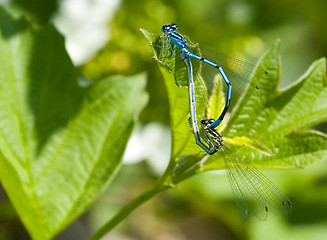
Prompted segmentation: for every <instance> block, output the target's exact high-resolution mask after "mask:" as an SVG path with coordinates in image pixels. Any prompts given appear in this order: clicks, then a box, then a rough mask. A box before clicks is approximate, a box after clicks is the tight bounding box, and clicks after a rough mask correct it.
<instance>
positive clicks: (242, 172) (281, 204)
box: [220, 146, 293, 221]
mask: <svg viewBox="0 0 327 240" xmlns="http://www.w3.org/2000/svg"><path fill="white" fill-rule="evenodd" d="M220 151H222V154H223V156H224V160H225V167H226V172H227V175H228V178H229V181H230V184H231V188H232V192H233V195H234V198H235V201H236V205H237V208H238V209H239V211H240V213H241V215H242V217H243V219H247V218H248V213H249V212H251V213H253V214H254V215H255V216H256V217H257V218H258V219H259V220H261V221H264V220H265V219H266V218H267V215H268V212H273V213H275V214H277V215H289V214H290V213H291V212H292V208H293V207H292V204H291V202H290V200H289V199H288V198H287V197H286V196H285V194H284V193H282V192H281V191H280V190H279V189H278V188H277V187H276V186H275V185H274V184H273V183H272V182H271V181H270V180H269V179H268V178H267V177H265V176H264V175H263V174H262V173H261V172H260V171H259V170H257V169H256V168H255V167H253V166H252V165H251V164H249V163H246V162H243V161H242V158H241V157H239V155H238V154H237V153H235V152H232V151H231V150H230V149H229V148H228V147H226V146H221V150H220Z"/></svg>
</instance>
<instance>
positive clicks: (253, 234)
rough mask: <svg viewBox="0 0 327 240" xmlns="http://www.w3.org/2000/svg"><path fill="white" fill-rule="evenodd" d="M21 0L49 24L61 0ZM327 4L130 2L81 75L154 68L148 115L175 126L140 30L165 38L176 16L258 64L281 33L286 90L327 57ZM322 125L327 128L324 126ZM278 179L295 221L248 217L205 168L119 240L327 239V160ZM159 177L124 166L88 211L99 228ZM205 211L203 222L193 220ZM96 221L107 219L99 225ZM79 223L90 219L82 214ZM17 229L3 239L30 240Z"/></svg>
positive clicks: (190, 30) (183, 28)
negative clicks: (164, 26)
mask: <svg viewBox="0 0 327 240" xmlns="http://www.w3.org/2000/svg"><path fill="white" fill-rule="evenodd" d="M15 2H16V3H17V4H19V5H20V6H21V8H22V9H26V10H28V11H29V13H30V14H31V13H32V14H31V15H33V16H34V17H35V19H36V21H38V22H39V23H42V22H43V23H44V22H47V21H48V20H49V18H50V16H52V15H53V13H55V12H56V9H57V2H56V1H52V0H51V1H37V0H35V1H23V0H16V1H15ZM326 9H327V1H326V0H312V1H295V0H277V1H276V0H266V1H260V0H247V1H244V0H232V1H229V0H218V1H216V0H202V1H198V0H181V1H174V0H165V1H164V0H140V1H133V0H124V1H121V6H120V8H119V9H118V11H117V12H116V14H115V17H114V19H113V21H112V22H110V23H108V29H109V30H110V31H111V34H112V35H111V38H110V40H109V42H108V44H107V46H106V47H105V48H103V49H102V50H101V51H99V53H97V55H96V56H95V57H94V58H93V59H92V60H91V61H90V62H88V63H86V64H85V65H83V66H81V67H80V72H81V73H82V74H83V75H85V76H88V77H89V78H91V79H95V80H100V79H101V78H103V77H104V76H108V75H114V74H117V73H119V74H124V75H131V74H134V73H138V72H141V71H144V72H146V73H147V74H148V83H147V84H148V85H147V90H148V92H149V93H150V102H149V104H148V106H147V108H146V110H145V111H143V113H142V120H143V122H144V123H147V122H150V121H160V122H163V123H165V124H169V109H168V101H167V95H166V89H165V87H164V83H163V78H162V76H161V73H160V72H159V70H158V67H157V63H156V62H155V61H154V60H153V59H152V50H151V48H150V46H149V44H148V42H147V41H146V40H145V39H144V37H143V36H142V34H141V32H140V31H139V28H144V29H148V30H149V31H151V32H155V33H156V34H161V30H160V28H161V26H162V24H164V23H170V22H176V23H178V25H179V26H180V32H181V33H183V34H186V35H188V36H190V37H191V38H192V39H193V40H195V41H198V42H200V43H201V46H205V47H206V48H210V49H213V50H214V51H217V52H222V53H226V54H228V55H231V56H236V57H238V58H242V59H247V60H248V61H250V62H255V61H256V60H257V58H258V57H259V56H260V55H261V54H262V53H263V52H264V51H265V49H266V48H267V46H270V45H271V43H272V42H273V41H275V39H277V38H280V39H281V50H282V60H283V69H282V82H281V83H280V86H282V87H285V86H286V85H288V84H289V83H291V82H293V81H294V80H295V79H297V78H298V77H299V76H300V75H301V74H302V73H303V72H304V69H307V68H308V66H309V65H310V64H311V63H312V62H313V61H314V60H316V59H318V58H320V57H323V56H326V55H327V31H326ZM319 130H321V131H326V125H325V124H321V125H319ZM265 174H266V172H265ZM269 177H271V179H272V180H273V182H274V183H276V184H277V185H279V186H284V187H282V189H283V190H285V193H286V194H287V195H288V196H289V197H290V199H291V200H292V202H293V204H294V213H293V215H292V216H291V218H290V219H289V220H287V219H279V218H273V219H270V218H269V219H268V221H267V222H264V223H259V222H258V221H256V220H254V219H250V221H248V222H243V221H242V220H241V218H240V216H239V214H238V213H237V211H236V207H235V204H234V201H233V200H232V195H231V191H230V187H229V184H228V182H227V177H226V176H221V175H219V174H202V175H198V176H196V177H195V178H192V179H190V180H188V181H186V182H184V183H183V184H181V185H180V186H179V188H177V189H175V190H172V191H168V192H165V193H163V194H161V195H159V196H158V197H156V198H155V199H153V200H151V201H150V202H148V203H147V204H145V206H143V207H141V208H140V209H139V210H137V211H135V213H133V214H132V215H131V216H130V218H128V219H127V220H126V221H125V222H124V223H122V225H121V227H120V228H119V229H117V231H116V235H115V236H116V237H117V238H114V236H113V238H112V239H126V237H129V239H142V240H147V239H151V240H152V239H167V238H168V239H171V240H175V239H176V240H180V239H188V240H193V239H200V238H199V237H197V236H198V235H197V234H196V233H195V232H200V233H202V234H210V233H213V234H212V235H210V236H208V235H202V239H206V240H211V239H215V240H217V239H253V240H256V239H258V240H259V239H260V240H261V239H287V240H289V239H291V240H292V239H303V240H306V239H308V240H324V239H326V238H327V229H326V220H327V218H326V215H327V213H326V209H327V206H326V202H327V196H326V193H327V184H326V182H327V181H326V179H327V164H326V163H324V164H322V165H320V166H316V167H314V168H311V169H308V170H305V171H292V172H283V173H274V175H272V174H270V175H269ZM154 178H155V177H154V176H153V170H152V169H150V168H148V167H147V164H146V163H145V162H141V163H139V164H135V165H128V166H124V167H123V169H122V171H121V172H120V173H119V175H118V178H117V179H115V180H114V184H113V185H111V187H110V189H108V191H107V192H106V193H105V194H104V195H103V196H102V197H101V198H100V199H99V200H98V202H97V203H95V204H94V205H93V208H92V209H91V210H90V211H89V213H87V214H86V215H85V216H84V217H89V216H91V218H90V220H89V224H90V225H91V226H92V229H93V230H92V231H94V230H95V229H97V228H98V227H100V226H101V224H102V223H103V222H104V221H105V220H107V219H108V216H109V215H110V214H113V213H115V212H116V211H117V210H119V208H120V207H122V206H123V205H124V204H126V203H127V202H128V201H129V200H131V199H133V198H134V197H135V196H136V195H138V194H139V193H140V192H142V190H143V189H144V188H145V186H144V185H150V184H151V183H152V181H153V180H154ZM131 195H133V196H131ZM2 206H4V205H2ZM99 209H100V210H99ZM108 209H109V210H110V211H108ZM0 213H4V215H1V216H3V218H1V219H3V221H5V220H6V214H7V213H6V211H0ZM197 216H200V218H198V219H200V220H198V221H192V220H193V219H194V218H196V217H197ZM7 218H8V220H7V223H8V221H9V222H10V221H12V219H13V217H12V216H11V215H10V214H9V216H8V215H7ZM95 218H96V219H102V220H97V221H93V220H94V219H95ZM77 223H80V224H82V223H85V222H83V221H82V220H78V221H77ZM148 226H149V227H148ZM208 226H209V227H208ZM81 229H82V230H84V231H85V229H87V227H85V225H79V227H78V229H75V228H72V227H71V228H68V229H67V230H66V231H65V232H64V233H63V234H62V235H61V236H59V237H58V238H57V239H73V238H72V236H76V234H74V233H75V232H74V231H81ZM203 229H205V230H204V231H202V232H201V230H203ZM217 229H218V230H217ZM17 231H19V230H18V228H16V225H14V224H12V225H10V226H9V227H8V224H7V225H4V224H2V225H1V229H0V239H20V240H22V239H28V238H23V237H16V238H15V236H18V234H16V235H15V234H14V233H16V232H17ZM209 232H210V233H209ZM72 234H73V235H72ZM10 236H11V237H10ZM153 236H155V237H153ZM203 236H206V238H203ZM196 237H197V238H196ZM79 239H83V238H79ZM84 239H87V237H85V238H84Z"/></svg>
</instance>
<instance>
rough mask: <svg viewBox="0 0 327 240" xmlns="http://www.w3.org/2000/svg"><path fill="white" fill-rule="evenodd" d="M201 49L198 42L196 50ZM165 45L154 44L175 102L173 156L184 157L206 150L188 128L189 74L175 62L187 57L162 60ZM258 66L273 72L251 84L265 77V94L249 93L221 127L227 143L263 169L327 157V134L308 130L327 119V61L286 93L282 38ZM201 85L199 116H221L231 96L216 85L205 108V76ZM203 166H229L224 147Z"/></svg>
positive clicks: (201, 168)
mask: <svg viewBox="0 0 327 240" xmlns="http://www.w3.org/2000/svg"><path fill="white" fill-rule="evenodd" d="M143 33H144V34H145V35H146V36H147V38H148V40H150V42H151V44H152V45H153V46H158V45H159V37H158V36H156V35H154V34H151V33H149V32H147V31H144V30H143ZM149 36H151V37H149ZM188 42H190V41H188ZM159 46H160V45H159ZM196 47H197V45H195V49H197V48H196ZM162 49H164V46H161V47H154V51H155V59H156V60H157V61H158V63H159V66H160V69H161V71H162V73H163V76H164V79H165V84H166V86H167V91H168V97H169V103H170V114H171V128H172V130H171V131H172V156H174V158H178V157H182V156H185V155H192V154H196V153H199V152H200V151H201V149H200V148H199V147H198V146H196V145H195V140H194V136H193V134H192V133H191V131H190V130H189V129H188V127H187V125H188V117H189V104H188V93H187V89H186V87H185V88H179V87H178V86H176V84H174V82H175V78H178V77H180V76H185V75H186V73H185V74H184V75H182V74H179V75H176V71H175V66H176V65H175V66H171V64H172V62H178V61H180V62H181V58H180V56H179V54H178V53H176V54H175V56H174V57H170V58H158V56H159V54H158V53H160V52H161V51H162ZM193 49H194V48H193ZM193 49H192V51H194V50H193ZM175 50H176V49H175ZM197 51H199V50H197ZM175 52H178V51H175ZM171 59H174V61H172V60H171ZM218 64H219V63H218ZM193 65H194V64H193ZM258 66H259V68H260V69H265V70H267V71H268V72H269V75H266V74H264V75H263V71H261V72H260V71H258V72H255V73H254V74H253V79H252V80H251V82H252V81H253V82H257V81H260V86H262V87H260V96H251V97H248V95H249V94H251V92H245V93H244V96H243V97H241V98H240V99H239V101H238V102H237V104H236V105H235V106H234V107H233V109H232V110H230V111H229V112H230V113H229V115H227V116H226V117H225V119H224V121H223V123H222V124H221V126H219V129H218V130H219V131H220V132H221V134H222V136H223V137H224V142H225V145H228V146H229V147H230V148H232V149H233V150H234V151H239V152H240V154H241V155H242V156H244V157H245V158H246V161H247V162H250V163H252V164H253V165H255V166H257V167H259V168H302V167H306V166H309V165H313V164H317V163H319V162H320V161H322V160H325V159H326V156H327V154H326V153H327V141H326V140H327V136H326V135H324V134H322V133H319V132H315V131H310V130H306V128H308V127H312V126H314V125H315V124H317V123H321V122H324V121H326V119H327V79H326V60H325V59H320V60H318V61H316V62H314V63H313V64H312V66H311V67H310V68H309V70H308V71H307V73H306V74H305V75H304V76H303V77H301V79H300V80H298V81H297V82H296V83H295V84H294V85H292V86H290V87H289V88H287V89H285V90H283V91H280V90H278V83H279V77H280V69H281V64H280V57H279V41H276V42H275V43H274V44H273V45H272V47H271V48H270V49H269V50H268V51H267V52H266V54H265V55H264V56H263V57H262V58H261V59H260V61H259V62H258ZM199 67H201V66H200V65H194V72H197V73H198V72H199V70H198V68H199ZM184 71H185V70H184ZM174 74H175V76H174ZM186 76H187V75H186ZM251 82H250V84H251ZM196 84H197V86H196V88H197V92H196V101H197V107H198V106H200V108H199V111H198V114H200V115H201V114H202V113H203V112H204V115H203V114H202V115H201V116H198V118H199V117H211V118H217V117H218V116H219V114H220V112H221V110H222V106H223V104H224V99H225V97H224V96H223V95H222V91H221V90H222V89H221V88H218V89H216V92H215V93H214V95H213V96H211V101H210V102H209V105H208V106H205V108H206V109H205V108H204V109H203V107H202V108H201V101H203V100H204V99H206V96H205V95H206V94H207V92H206V91H205V90H204V89H203V87H204V86H203V84H201V82H200V80H199V77H198V78H197V79H196ZM185 86H186V84H185ZM199 102H200V103H199ZM202 105H205V104H203V103H202ZM217 109H218V110H217ZM206 113H208V114H209V116H207V115H206ZM211 114H212V115H211ZM177 123H178V124H177ZM176 149H178V151H176ZM174 158H173V159H174ZM195 158H198V156H195ZM197 162H198V160H197ZM197 167H198V168H199V170H198V171H205V170H213V169H222V168H224V164H223V159H222V156H221V154H220V153H219V151H218V152H217V153H215V154H213V155H212V156H210V157H209V158H207V160H206V162H205V163H204V164H199V165H198V166H197ZM193 172H194V173H195V172H197V171H196V170H194V171H193Z"/></svg>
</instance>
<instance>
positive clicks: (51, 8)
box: [12, 0, 58, 24]
mask: <svg viewBox="0 0 327 240" xmlns="http://www.w3.org/2000/svg"><path fill="white" fill-rule="evenodd" d="M12 3H13V4H15V5H17V6H18V7H19V8H21V9H22V11H24V12H25V13H26V14H27V15H29V16H30V17H32V18H34V19H35V20H36V21H37V22H38V23H40V24H46V23H48V22H49V20H50V19H51V17H52V16H53V14H54V13H55V12H56V10H57V8H58V0H46V1H44V0H29V1H26V0H12Z"/></svg>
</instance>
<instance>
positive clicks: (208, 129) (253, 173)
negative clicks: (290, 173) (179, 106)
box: [161, 24, 292, 220]
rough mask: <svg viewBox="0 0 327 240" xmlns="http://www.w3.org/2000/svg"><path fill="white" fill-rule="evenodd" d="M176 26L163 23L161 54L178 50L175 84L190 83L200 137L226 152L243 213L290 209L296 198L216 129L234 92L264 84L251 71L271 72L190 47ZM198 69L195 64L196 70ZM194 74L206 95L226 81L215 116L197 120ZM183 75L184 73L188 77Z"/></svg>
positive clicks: (251, 93) (204, 144)
mask: <svg viewBox="0 0 327 240" xmlns="http://www.w3.org/2000/svg"><path fill="white" fill-rule="evenodd" d="M176 30H177V25H176V24H167V25H164V26H163V27H162V31H163V33H164V34H163V36H162V37H161V48H162V49H164V50H168V52H169V54H168V55H167V56H163V58H170V57H175V56H177V55H179V56H180V58H179V59H180V61H175V62H174V63H173V64H172V65H171V66H170V69H171V71H172V72H173V73H174V74H175V76H176V83H177V85H179V86H187V87H188V91H189V102H190V113H191V122H192V128H193V133H194V136H195V141H196V143H197V144H198V145H199V146H200V147H201V148H202V149H203V150H204V151H205V152H206V153H208V154H210V155H212V154H214V153H216V152H217V151H218V153H219V154H222V155H223V157H224V161H225V167H226V171H227V175H228V178H229V181H230V183H231V187H232V191H233V195H234V197H235V200H236V204H237V207H238V209H239V210H240V212H241V215H242V217H243V218H244V219H246V218H247V217H248V213H249V211H250V212H252V213H253V214H254V215H255V216H256V217H257V218H258V219H260V220H265V219H266V217H267V214H268V212H274V213H276V214H283V215H288V214H290V212H291V211H292V204H291V202H290V201H289V199H288V198H287V197H286V196H285V195H284V194H283V193H282V192H281V191H280V190H279V189H278V188H277V187H276V186H275V185H274V184H273V183H272V182H271V181H270V180H269V179H267V178H266V177H265V176H264V175H263V174H262V173H261V172H259V171H258V170H257V169H256V168H255V167H254V166H252V165H251V164H249V163H247V162H245V161H243V158H242V157H240V156H239V155H238V153H236V152H233V151H231V149H230V148H229V147H228V146H226V145H225V144H224V143H223V138H222V136H221V135H220V133H219V132H218V130H217V129H216V128H217V127H218V126H219V125H220V123H221V122H222V121H223V119H224V117H225V115H226V113H227V111H228V109H229V106H230V102H231V100H233V98H234V96H235V98H236V97H237V95H238V96H241V95H242V94H247V96H248V97H255V96H256V97H258V96H260V91H261V88H262V87H263V86H261V85H260V79H255V78H254V77H253V75H254V74H255V73H256V72H259V73H260V72H261V74H260V75H266V76H267V77H269V73H268V72H267V71H265V70H264V69H262V68H260V67H258V66H256V65H253V64H249V63H246V62H243V61H241V60H238V59H235V58H231V57H227V56H225V55H222V54H214V53H211V52H209V51H207V50H202V49H201V50H200V51H197V52H194V51H192V50H190V47H189V45H188V42H187V40H186V39H185V37H183V35H181V34H179V33H177V32H176ZM174 59H178V58H176V57H175V58H174ZM181 62H182V63H183V64H184V66H186V72H187V74H186V75H185V74H184V77H183V76H182V77H181V76H180V74H183V72H185V71H183V70H182V71H180V69H179V68H178V67H176V66H177V65H178V64H181ZM195 64H197V67H196V68H195V67H193V65H195ZM194 69H197V70H196V72H195V71H194ZM199 69H200V70H199ZM194 76H197V77H196V80H197V81H202V82H203V83H204V85H205V88H206V91H207V94H206V95H207V96H211V95H212V93H213V92H214V91H217V84H222V83H223V84H224V85H225V87H226V94H225V103H224V107H223V109H222V111H221V113H220V114H219V116H218V117H217V119H216V120H214V119H210V118H202V119H200V121H198V119H197V118H198V115H197V101H198V100H199V99H196V96H197V95H196V90H197V89H196V83H195V81H194ZM198 76H199V77H198ZM180 79H186V81H184V80H180ZM250 80H251V81H250ZM232 89H233V90H232ZM244 97H245V95H244V96H243V98H244ZM201 100H203V99H200V101H201ZM205 101H209V99H206V100H205ZM198 122H200V125H198Z"/></svg>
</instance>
